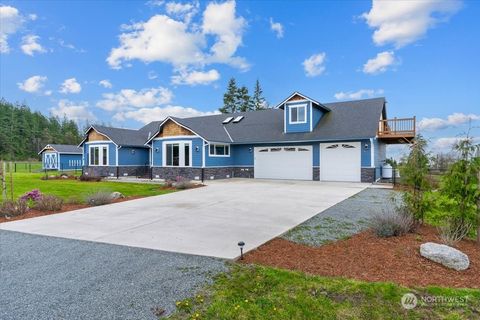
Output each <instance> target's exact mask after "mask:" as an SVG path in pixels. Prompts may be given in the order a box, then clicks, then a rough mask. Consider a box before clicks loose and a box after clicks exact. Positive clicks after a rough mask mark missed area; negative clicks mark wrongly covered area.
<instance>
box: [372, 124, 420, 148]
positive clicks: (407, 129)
mask: <svg viewBox="0 0 480 320" xmlns="http://www.w3.org/2000/svg"><path fill="white" fill-rule="evenodd" d="M415 122H416V119H415V117H413V118H403V119H397V118H394V119H387V120H380V122H379V124H378V139H379V140H381V141H382V142H385V143H388V144H399V143H411V142H412V141H413V139H414V138H415Z"/></svg>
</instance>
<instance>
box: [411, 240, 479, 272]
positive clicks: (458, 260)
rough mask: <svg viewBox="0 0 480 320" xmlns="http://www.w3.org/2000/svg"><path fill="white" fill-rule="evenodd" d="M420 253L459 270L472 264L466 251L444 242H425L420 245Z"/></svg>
mask: <svg viewBox="0 0 480 320" xmlns="http://www.w3.org/2000/svg"><path fill="white" fill-rule="evenodd" d="M420 255H421V256H422V257H425V258H427V259H429V260H432V261H435V262H437V263H440V264H442V265H444V266H445V267H448V268H451V269H455V270H457V271H460V270H466V269H468V266H469V265H470V260H469V259H468V256H467V255H466V254H465V253H463V252H461V251H459V250H457V249H455V248H452V247H449V246H446V245H444V244H438V243H433V242H427V243H424V244H422V245H421V246H420Z"/></svg>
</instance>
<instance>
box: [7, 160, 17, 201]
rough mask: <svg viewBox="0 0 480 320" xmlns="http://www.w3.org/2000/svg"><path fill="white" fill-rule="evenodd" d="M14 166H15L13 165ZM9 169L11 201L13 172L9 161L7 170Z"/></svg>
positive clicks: (11, 195) (11, 196)
mask: <svg viewBox="0 0 480 320" xmlns="http://www.w3.org/2000/svg"><path fill="white" fill-rule="evenodd" d="M15 168H16V167H15ZM8 171H10V198H11V200H12V201H13V172H12V162H10V165H9V170H8Z"/></svg>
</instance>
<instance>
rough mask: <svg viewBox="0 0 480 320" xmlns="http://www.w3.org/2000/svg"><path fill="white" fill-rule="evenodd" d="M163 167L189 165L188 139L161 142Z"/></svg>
mask: <svg viewBox="0 0 480 320" xmlns="http://www.w3.org/2000/svg"><path fill="white" fill-rule="evenodd" d="M163 166H164V167H191V166H192V143H191V142H190V141H171V142H170V141H169V142H167V141H165V142H163Z"/></svg>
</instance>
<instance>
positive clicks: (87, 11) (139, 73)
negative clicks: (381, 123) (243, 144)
mask: <svg viewBox="0 0 480 320" xmlns="http://www.w3.org/2000/svg"><path fill="white" fill-rule="evenodd" d="M0 14H1V15H0V17H1V22H2V23H1V29H0V51H1V53H0V59H1V60H0V96H2V97H4V98H5V99H7V100H8V101H12V102H15V101H19V102H25V103H26V104H27V105H29V106H30V107H31V108H32V109H34V110H39V111H41V112H43V113H45V114H54V115H58V116H63V115H64V114H66V115H67V116H69V117H71V118H74V119H75V120H77V121H78V122H79V123H80V124H84V123H85V120H86V119H88V120H89V121H90V122H103V123H106V124H111V125H115V126H120V127H127V128H138V127H140V126H142V125H143V124H144V123H147V122H149V121H152V120H159V119H161V118H163V117H165V116H166V115H175V116H183V117H185V116H195V115H202V114H209V113H211V112H215V111H216V110H217V109H218V107H220V106H221V104H222V96H223V93H224V91H225V87H226V85H227V82H228V79H229V78H230V77H235V78H236V79H237V81H238V82H239V84H242V85H247V86H248V87H249V88H252V87H253V85H254V83H255V80H256V79H259V80H260V82H261V84H262V86H263V89H264V94H265V97H266V98H267V100H268V102H269V103H270V104H272V105H275V104H276V103H278V102H280V101H281V100H283V99H284V98H285V97H287V96H288V95H290V94H291V93H292V92H293V91H300V92H302V93H304V94H306V95H308V96H311V97H312V98H315V99H317V100H319V101H322V102H334V101H340V100H352V99H358V98H369V97H375V96H385V97H386V98H387V101H388V113H389V117H393V116H397V117H410V116H413V115H416V116H417V119H418V120H419V121H420V129H421V130H422V132H423V133H424V134H425V135H426V136H427V137H429V138H430V140H431V145H432V149H434V150H437V151H438V150H446V149H448V147H449V145H450V144H451V143H452V142H453V141H455V139H456V137H457V136H458V134H460V133H462V132H465V131H466V130H467V129H468V123H469V120H471V121H472V125H473V126H474V127H475V126H478V125H480V106H479V101H480V81H479V79H478V74H479V71H480V62H479V58H478V57H480V41H478V39H480V22H479V21H478V17H479V16H480V3H478V2H474V1H470V2H462V1H433V0H426V1H418V2H416V1H390V2H385V1H384V2H376V1H373V2H372V1H349V2H347V1H344V2H341V3H338V2H334V1H332V2H328V1H304V2H301V1H295V2H294V1H291V2H289V1H277V2H275V1H237V2H233V1H228V2H196V1H192V2H175V1H145V2H141V1H126V2H122V1H108V2H107V1H103V2H101V1H64V2H61V1H3V2H0ZM478 133H479V129H477V128H474V129H473V130H472V134H473V135H474V136H478Z"/></svg>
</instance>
